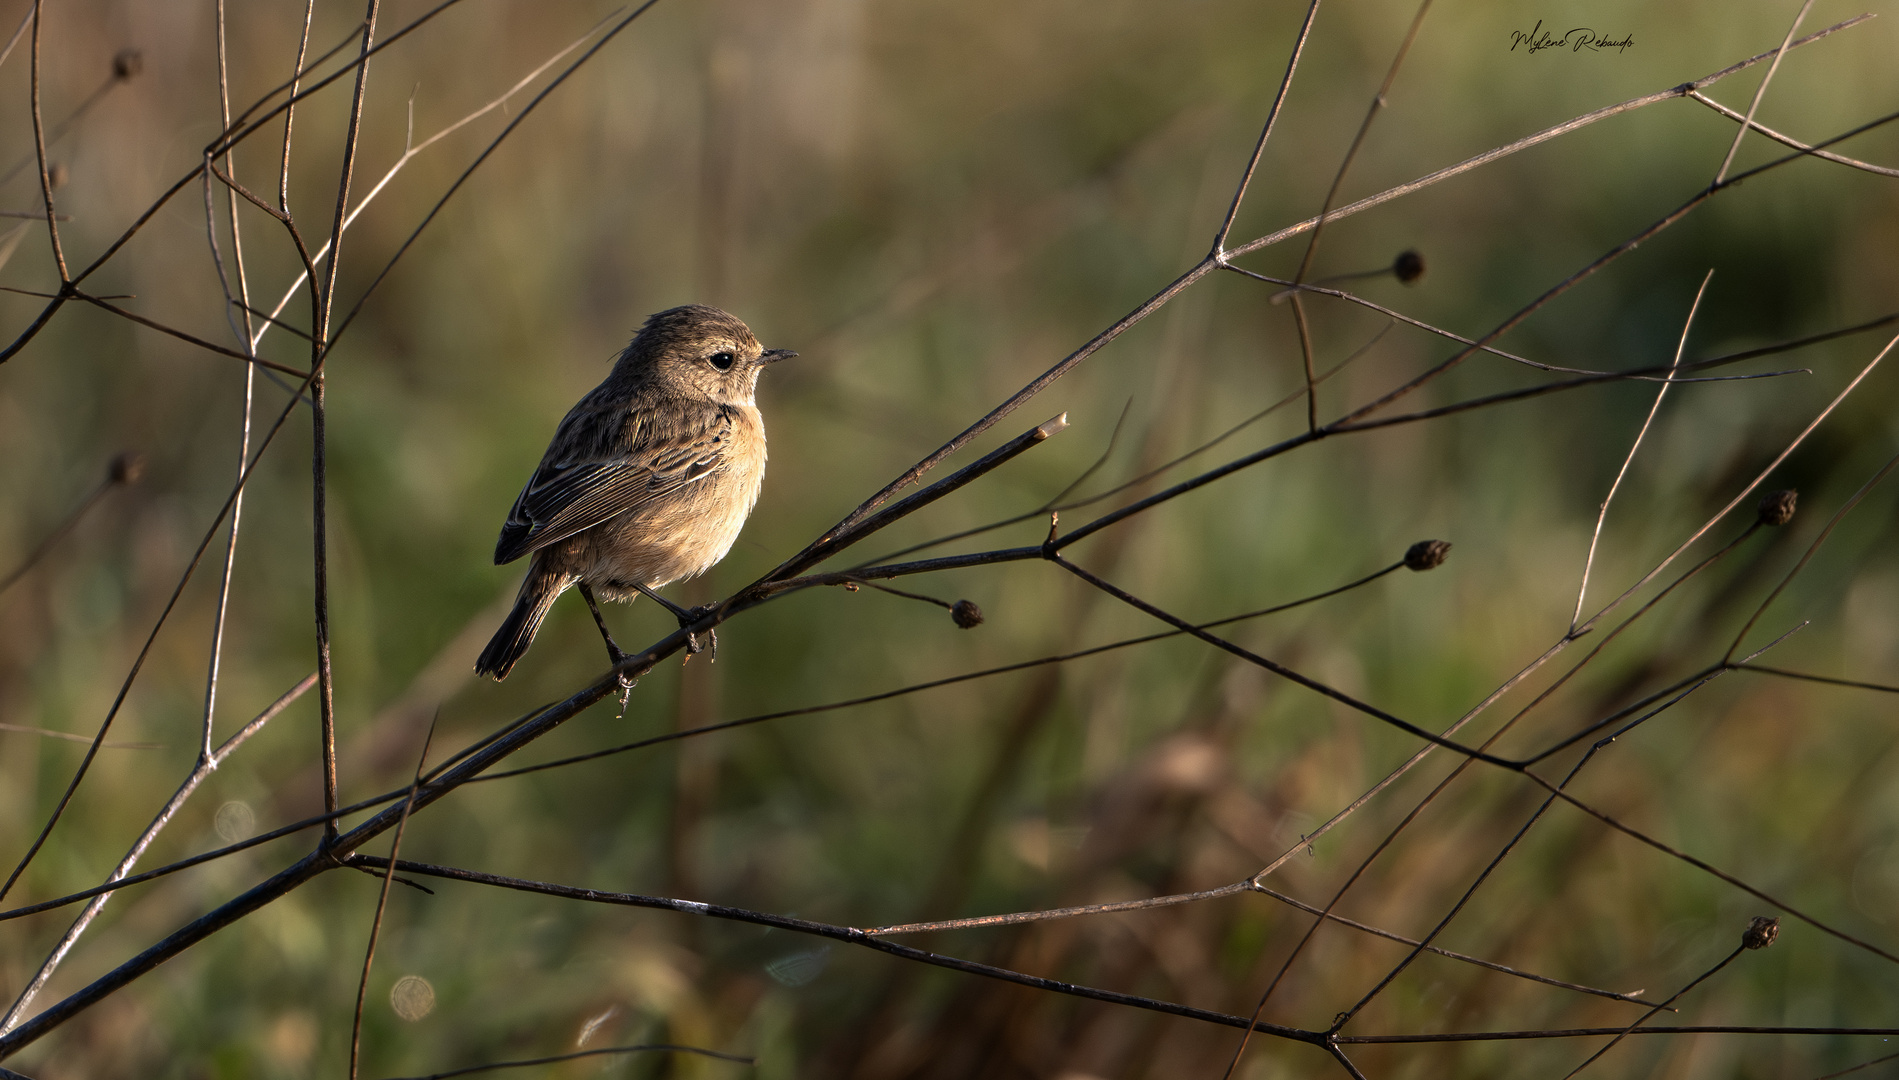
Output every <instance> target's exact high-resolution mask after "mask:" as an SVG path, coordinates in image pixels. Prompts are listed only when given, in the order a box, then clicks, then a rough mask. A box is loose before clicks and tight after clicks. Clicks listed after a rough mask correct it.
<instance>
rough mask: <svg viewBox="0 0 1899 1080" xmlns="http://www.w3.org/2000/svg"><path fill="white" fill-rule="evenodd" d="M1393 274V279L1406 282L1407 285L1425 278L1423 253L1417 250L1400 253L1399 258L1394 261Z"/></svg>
mask: <svg viewBox="0 0 1899 1080" xmlns="http://www.w3.org/2000/svg"><path fill="white" fill-rule="evenodd" d="M1391 274H1392V276H1393V277H1395V278H1397V279H1398V280H1399V281H1402V282H1404V283H1405V284H1406V285H1409V284H1411V283H1412V282H1414V281H1416V280H1418V279H1419V278H1421V277H1423V276H1424V255H1423V253H1422V252H1419V251H1417V250H1416V249H1412V250H1410V251H1403V252H1400V253H1399V254H1398V258H1397V259H1396V260H1394V261H1393V262H1392V264H1391Z"/></svg>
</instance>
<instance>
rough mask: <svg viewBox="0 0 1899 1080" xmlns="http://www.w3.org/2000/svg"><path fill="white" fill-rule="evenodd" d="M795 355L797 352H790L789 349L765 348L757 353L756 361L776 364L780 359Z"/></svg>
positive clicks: (787, 358)
mask: <svg viewBox="0 0 1899 1080" xmlns="http://www.w3.org/2000/svg"><path fill="white" fill-rule="evenodd" d="M796 355H798V354H797V353H795V352H792V351H791V350H790V349H767V350H766V351H765V352H763V353H761V354H759V357H758V362H759V363H761V364H776V363H777V362H778V361H780V360H789V359H791V358H792V357H794V356H796Z"/></svg>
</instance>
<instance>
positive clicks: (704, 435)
mask: <svg viewBox="0 0 1899 1080" xmlns="http://www.w3.org/2000/svg"><path fill="white" fill-rule="evenodd" d="M724 419H725V418H724V417H721V418H720V420H721V421H724ZM729 442H730V433H729V424H728V423H725V422H715V423H713V424H710V425H707V426H705V427H701V428H700V429H699V430H697V431H691V432H675V433H672V437H671V438H665V437H662V438H658V439H653V440H652V441H650V442H647V443H646V444H644V445H635V446H634V447H633V448H632V449H631V450H629V451H627V452H626V453H624V454H620V455H616V456H614V457H611V458H607V459H605V460H593V461H544V462H542V463H541V467H540V469H538V470H537V471H536V472H535V474H534V478H533V479H532V480H529V481H528V485H527V487H526V488H524V489H523V490H522V492H521V497H520V498H518V499H516V500H515V503H514V510H513V512H511V513H510V514H509V515H508V520H507V523H506V524H505V525H503V526H502V527H501V538H500V540H499V541H498V542H497V543H496V544H495V562H496V563H497V564H499V563H506V562H512V561H514V560H515V559H518V558H520V557H521V556H523V555H526V554H528V553H529V552H531V551H535V550H537V549H539V548H543V547H546V546H547V545H549V544H552V543H556V542H558V541H561V540H565V539H567V538H568V537H570V536H572V535H574V534H575V533H578V532H581V531H583V530H585V529H589V528H592V527H593V526H595V525H598V524H600V523H601V522H603V521H606V520H608V519H609V518H612V517H615V516H617V515H620V514H623V513H626V512H627V511H628V510H632V509H634V508H636V507H639V506H643V505H646V504H648V503H651V502H653V501H655V500H658V499H663V498H666V497H667V496H669V495H671V494H673V493H674V492H677V491H679V490H680V489H682V488H684V487H685V486H686V485H688V484H691V483H693V482H694V481H697V480H700V479H703V478H704V477H706V476H709V475H711V474H712V473H713V472H714V471H716V470H717V469H718V467H719V464H720V462H721V461H722V460H723V458H724V455H725V451H726V447H727V446H728V444H729Z"/></svg>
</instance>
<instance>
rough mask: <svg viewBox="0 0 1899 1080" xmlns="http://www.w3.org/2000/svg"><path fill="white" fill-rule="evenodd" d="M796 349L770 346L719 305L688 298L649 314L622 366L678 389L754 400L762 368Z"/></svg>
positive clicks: (723, 400)
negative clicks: (679, 304)
mask: <svg viewBox="0 0 1899 1080" xmlns="http://www.w3.org/2000/svg"><path fill="white" fill-rule="evenodd" d="M796 355H798V354H797V353H794V352H791V351H790V350H788V349H769V350H768V349H766V348H765V347H764V346H763V345H760V344H759V343H758V339H757V338H756V337H753V336H752V331H751V329H750V328H748V327H747V326H746V325H745V324H744V323H742V322H740V321H739V320H738V319H737V318H735V317H734V316H732V315H728V314H726V313H725V312H723V311H720V310H719V309H718V308H715V307H706V306H705V305H703V304H688V305H686V306H685V307H676V308H670V309H668V310H666V311H662V312H660V313H659V314H657V315H653V316H651V317H649V318H648V319H647V320H646V325H645V326H642V327H640V332H639V334H638V335H637V336H635V337H634V338H633V343H632V344H631V345H628V346H627V347H626V352H624V353H622V354H621V357H620V362H619V365H618V367H617V370H621V371H625V372H626V373H627V374H628V375H630V376H632V377H634V378H638V379H641V380H647V381H652V382H654V383H657V384H658V385H659V386H661V387H663V388H665V389H668V390H671V391H673V392H675V393H678V394H682V395H686V396H690V397H699V398H707V399H710V400H712V401H716V402H718V403H720V404H723V405H750V404H752V394H753V391H754V390H755V389H756V388H757V386H758V373H759V372H761V371H763V370H765V367H766V365H768V364H775V363H777V362H778V361H780V360H787V359H790V358H791V357H793V356H796Z"/></svg>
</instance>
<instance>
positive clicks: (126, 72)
mask: <svg viewBox="0 0 1899 1080" xmlns="http://www.w3.org/2000/svg"><path fill="white" fill-rule="evenodd" d="M144 70H145V54H144V53H142V52H140V51H138V50H137V49H120V50H119V51H118V52H117V53H116V54H115V55H114V56H113V57H112V77H113V78H115V79H118V80H119V81H121V82H123V81H125V80H126V79H131V78H136V77H137V76H138V73H139V72H141V71H144Z"/></svg>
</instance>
